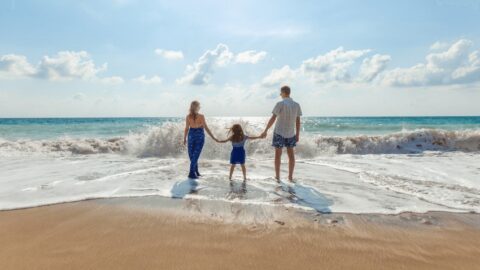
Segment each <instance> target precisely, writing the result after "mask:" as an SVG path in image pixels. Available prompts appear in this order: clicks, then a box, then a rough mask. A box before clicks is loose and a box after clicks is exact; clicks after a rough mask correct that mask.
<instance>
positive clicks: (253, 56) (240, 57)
mask: <svg viewBox="0 0 480 270" xmlns="http://www.w3.org/2000/svg"><path fill="white" fill-rule="evenodd" d="M266 55H267V52H265V51H260V52H257V51H254V50H250V51H244V52H241V53H238V54H237V55H236V56H235V62H237V63H250V64H256V63H258V62H260V61H261V60H263V59H264V58H265V56H266Z"/></svg>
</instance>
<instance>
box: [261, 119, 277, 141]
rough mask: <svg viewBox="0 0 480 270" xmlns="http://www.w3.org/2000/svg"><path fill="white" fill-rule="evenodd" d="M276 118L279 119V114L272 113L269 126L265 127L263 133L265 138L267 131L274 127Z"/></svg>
mask: <svg viewBox="0 0 480 270" xmlns="http://www.w3.org/2000/svg"><path fill="white" fill-rule="evenodd" d="M275 120H277V116H276V115H275V114H272V117H270V120H268V123H267V127H266V128H265V131H264V132H263V133H262V135H261V136H262V137H263V138H265V137H266V136H267V132H268V130H269V129H270V128H271V127H272V125H273V123H275Z"/></svg>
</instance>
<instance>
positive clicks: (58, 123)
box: [0, 116, 480, 140]
mask: <svg viewBox="0 0 480 270" xmlns="http://www.w3.org/2000/svg"><path fill="white" fill-rule="evenodd" d="M215 119H216V120H218V119H222V118H213V119H212V120H215ZM229 119H232V118H229ZM238 119H242V120H243V121H246V122H251V123H255V124H256V126H262V125H263V123H265V122H266V121H267V118H260V117H258V118H238ZM182 121H183V118H180V117H151V118H150V117H148V118H0V138H3V139H9V140H11V139H49V138H58V137H65V136H66V137H74V138H78V137H80V138H109V137H117V136H124V135H128V134H129V133H132V132H133V133H136V132H142V131H143V130H145V129H146V128H148V127H151V126H160V125H162V124H164V123H167V122H176V123H178V122H182ZM302 122H303V125H302V126H303V131H305V132H307V133H312V134H321V135H330V136H332V135H333V136H337V135H338V136H343V135H375V134H379V135H381V134H389V133H395V132H399V131H406V130H407V131H408V130H416V129H423V128H426V129H440V130H449V131H450V130H456V131H458V130H469V129H480V117H479V116H464V117H304V118H302Z"/></svg>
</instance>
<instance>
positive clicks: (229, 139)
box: [216, 137, 232, 143]
mask: <svg viewBox="0 0 480 270" xmlns="http://www.w3.org/2000/svg"><path fill="white" fill-rule="evenodd" d="M231 140H232V137H228V138H227V139H225V140H216V141H217V142H218V143H226V142H229V141H231Z"/></svg>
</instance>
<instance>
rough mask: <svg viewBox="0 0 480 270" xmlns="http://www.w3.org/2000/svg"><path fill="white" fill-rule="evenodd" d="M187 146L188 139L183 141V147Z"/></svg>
mask: <svg viewBox="0 0 480 270" xmlns="http://www.w3.org/2000/svg"><path fill="white" fill-rule="evenodd" d="M185 145H187V138H184V139H183V146H185Z"/></svg>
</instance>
